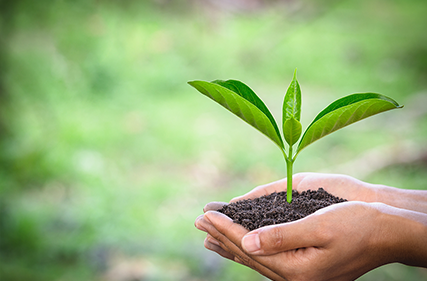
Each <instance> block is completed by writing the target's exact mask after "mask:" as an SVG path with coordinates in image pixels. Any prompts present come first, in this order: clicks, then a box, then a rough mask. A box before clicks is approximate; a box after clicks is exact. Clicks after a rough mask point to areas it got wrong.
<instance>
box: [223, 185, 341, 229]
mask: <svg viewBox="0 0 427 281" xmlns="http://www.w3.org/2000/svg"><path fill="white" fill-rule="evenodd" d="M345 201H347V200H346V199H342V198H338V197H335V196H333V195H331V194H330V193H328V192H326V191H325V190H324V189H323V188H319V189H318V190H317V191H312V190H308V191H303V192H301V193H298V192H297V191H292V203H291V204H289V203H288V202H287V201H286V192H279V193H276V192H274V193H272V194H270V195H267V196H262V197H259V198H256V199H252V200H250V199H249V200H242V201H238V202H234V203H230V204H228V205H225V206H224V207H222V208H221V209H219V210H218V212H221V213H223V214H225V215H227V216H229V217H230V218H231V219H233V221H234V222H235V223H238V224H241V225H243V226H244V227H245V228H246V229H249V230H254V229H257V228H260V227H263V226H266V225H272V224H279V223H284V222H291V221H295V220H298V219H302V218H303V217H305V216H308V215H310V214H312V213H314V212H315V211H317V210H319V209H321V208H324V207H327V206H329V205H332V204H335V203H340V202H345Z"/></svg>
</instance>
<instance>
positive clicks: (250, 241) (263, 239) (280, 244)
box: [242, 215, 327, 255]
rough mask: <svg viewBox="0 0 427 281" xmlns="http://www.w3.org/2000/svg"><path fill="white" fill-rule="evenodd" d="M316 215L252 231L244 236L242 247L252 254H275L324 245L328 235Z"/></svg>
mask: <svg viewBox="0 0 427 281" xmlns="http://www.w3.org/2000/svg"><path fill="white" fill-rule="evenodd" d="M316 217H317V216H313V215H312V216H308V217H305V218H303V219H301V220H298V221H294V222H290V223H284V224H278V225H271V226H266V227H262V228H259V229H256V230H254V231H251V232H249V233H248V234H246V235H245V236H244V237H243V238H242V248H243V249H244V251H245V252H246V253H248V254H250V255H273V254H277V253H280V252H285V251H290V250H295V249H300V248H308V247H322V246H324V245H325V244H326V242H327V241H326V240H327V239H326V237H327V236H326V235H324V234H325V233H324V230H323V229H321V228H320V227H319V222H318V220H317V218H316Z"/></svg>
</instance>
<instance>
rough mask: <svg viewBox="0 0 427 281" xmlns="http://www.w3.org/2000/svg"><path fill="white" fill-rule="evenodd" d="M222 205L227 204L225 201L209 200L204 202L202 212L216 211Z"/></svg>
mask: <svg viewBox="0 0 427 281" xmlns="http://www.w3.org/2000/svg"><path fill="white" fill-rule="evenodd" d="M224 205H227V203H225V202H210V203H208V204H206V206H205V207H204V208H203V212H204V213H206V212H207V211H217V210H219V209H221V208H222V207H223V206H224Z"/></svg>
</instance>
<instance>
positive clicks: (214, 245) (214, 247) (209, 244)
mask: <svg viewBox="0 0 427 281" xmlns="http://www.w3.org/2000/svg"><path fill="white" fill-rule="evenodd" d="M212 239H213V238H212ZM204 245H205V248H206V249H208V250H210V251H213V252H216V253H217V254H218V255H220V256H221V257H223V258H226V259H229V260H232V261H234V260H235V257H234V255H232V254H231V253H229V252H227V251H226V250H224V249H223V248H221V246H220V245H219V243H218V241H216V240H215V242H213V240H211V239H209V238H208V237H206V239H205V242H204Z"/></svg>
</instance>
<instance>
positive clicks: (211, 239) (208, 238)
mask: <svg viewBox="0 0 427 281" xmlns="http://www.w3.org/2000/svg"><path fill="white" fill-rule="evenodd" d="M206 239H207V240H208V242H209V243H212V244H214V245H217V246H220V245H219V242H218V241H217V240H216V239H215V238H213V237H209V236H208V237H207V238H206Z"/></svg>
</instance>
